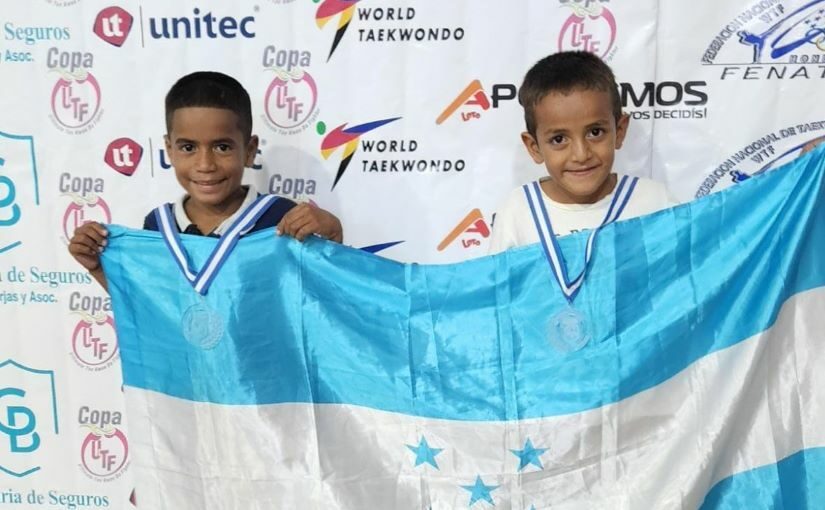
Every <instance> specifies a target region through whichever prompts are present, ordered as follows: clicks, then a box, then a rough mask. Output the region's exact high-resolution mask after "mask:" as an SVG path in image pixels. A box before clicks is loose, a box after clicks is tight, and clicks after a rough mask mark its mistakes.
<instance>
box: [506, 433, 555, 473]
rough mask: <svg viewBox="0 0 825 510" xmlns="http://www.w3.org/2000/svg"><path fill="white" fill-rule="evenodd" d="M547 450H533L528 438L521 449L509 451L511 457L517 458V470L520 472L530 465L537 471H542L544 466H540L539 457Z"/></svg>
mask: <svg viewBox="0 0 825 510" xmlns="http://www.w3.org/2000/svg"><path fill="white" fill-rule="evenodd" d="M547 450H548V448H534V447H533V442H532V441H530V438H529V437H528V438H527V442H526V443H524V448H523V449H521V450H510V451H511V452H512V453H513V455H515V456H516V457H518V458H519V463H518V470H519V471H521V470H522V469H524V468H526V467H527V466H529V465H530V464H532V465H534V466H536V467H537V468H539V469H544V466H542V465H541V456H542V455H544V452H546V451H547Z"/></svg>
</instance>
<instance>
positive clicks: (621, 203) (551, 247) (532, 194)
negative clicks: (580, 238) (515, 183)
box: [523, 175, 639, 302]
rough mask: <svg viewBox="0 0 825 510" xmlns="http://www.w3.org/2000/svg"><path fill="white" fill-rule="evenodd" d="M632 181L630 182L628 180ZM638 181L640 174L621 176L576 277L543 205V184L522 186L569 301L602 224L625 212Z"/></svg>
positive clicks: (575, 289)
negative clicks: (564, 255)
mask: <svg viewBox="0 0 825 510" xmlns="http://www.w3.org/2000/svg"><path fill="white" fill-rule="evenodd" d="M628 181H629V182H628ZM638 181H639V178H638V177H632V178H631V177H628V176H626V175H625V176H622V178H621V179H620V180H619V182H618V184H617V185H616V191H615V193H613V200H612V201H611V202H610V207H609V208H608V210H607V214H605V216H604V219H603V220H602V223H601V224H600V225H599V226H598V227H596V228H594V229H593V230H592V231H591V232H590V237H589V238H588V239H587V248H586V249H585V252H584V266H583V267H582V270H581V272H580V273H579V274H578V275H577V276H576V277H575V278H573V279H570V278H569V276H568V274H567V265H566V264H565V262H564V257H563V255H562V253H561V248H559V244H558V241H557V239H556V234H555V232H553V225H552V224H551V222H550V215H549V214H547V208H546V207H545V206H544V200H543V199H542V191H541V186H540V185H539V181H535V182H532V183H530V184H525V185H524V186H523V189H524V194H525V196H526V197H527V204H528V205H529V206H530V212H531V213H532V215H533V222H534V223H535V225H536V231H537V232H538V235H539V240H541V245H542V247H543V248H544V254H545V255H546V256H547V262H548V263H549V264H550V269H551V270H552V272H553V275H554V276H555V277H556V281H557V282H558V283H559V287H560V288H561V291H562V294H564V297H565V298H567V300H568V301H569V302H572V301H573V299H574V298H575V297H576V294H577V293H578V292H579V289H581V286H582V283H584V275H585V273H586V271H587V266H588V264H589V263H590V258H591V257H592V255H593V243H594V241H595V240H596V234H598V232H599V229H601V228H602V227H603V226H605V225H608V224H610V223H613V222H614V221H616V220H617V219H619V217H620V216H621V215H622V211H624V208H625V206H626V205H627V202H628V201H629V200H630V196H631V195H632V194H633V190H634V189H635V188H636V183H637V182H638Z"/></svg>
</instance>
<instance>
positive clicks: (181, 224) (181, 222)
mask: <svg viewBox="0 0 825 510" xmlns="http://www.w3.org/2000/svg"><path fill="white" fill-rule="evenodd" d="M243 187H244V188H246V196H245V197H244V199H243V202H241V206H240V207H238V210H237V211H235V212H234V213H232V214H231V215H230V216H229V217H227V218H226V219H225V220H223V221H222V222H221V224H220V225H218V226H217V228H215V230H213V231H212V232H204V233H203V235H209V234H215V235H218V236H222V235H223V234H224V232H226V230H227V229H228V228H229V227H230V226H231V225H232V224H233V223H234V222H235V220H236V219H238V217H239V216H240V215H241V214H243V213H244V211H246V209H247V208H248V207H249V206H250V205H252V203H253V202H254V201H255V199H256V198H257V197H258V191H257V190H256V189H255V187H254V186H251V185H249V186H246V185H245V186H243ZM188 198H189V195H187V194H185V193H184V194H183V195H182V196H181V197H180V198H178V200H177V201H176V202H175V206H174V207H173V209H174V211H175V221H176V222H177V223H178V228H179V229H180V231H181V232H183V231H185V230H186V229H187V228H189V226H190V225H192V220H191V219H189V216H187V214H186V209H185V208H184V207H183V203H184V202H186V199H188Z"/></svg>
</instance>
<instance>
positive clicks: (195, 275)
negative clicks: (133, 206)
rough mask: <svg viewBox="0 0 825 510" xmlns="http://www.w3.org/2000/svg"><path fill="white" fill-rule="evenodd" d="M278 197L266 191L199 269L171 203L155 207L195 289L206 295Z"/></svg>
mask: <svg viewBox="0 0 825 510" xmlns="http://www.w3.org/2000/svg"><path fill="white" fill-rule="evenodd" d="M276 200H278V197H277V196H275V195H262V196H260V197H258V198H257V199H256V200H255V201H254V202H253V203H252V205H250V206H249V207H248V208H247V209H246V210H245V211H244V212H243V214H241V215H240V216H239V217H238V218H237V219H236V220H235V221H234V222H233V223H232V225H231V226H230V227H229V228H228V229H227V230H226V232H225V233H224V235H222V236H221V238H220V241H219V242H218V244H217V245H216V246H215V249H214V250H213V251H212V253H211V254H210V255H209V258H208V259H206V262H205V263H204V265H203V268H202V269H201V270H200V271H195V270H194V269H193V268H192V266H191V264H190V262H189V258H188V257H187V255H186V250H184V249H183V245H182V244H181V242H180V233H179V232H178V229H177V227H176V224H175V215H174V212H173V211H172V205H171V204H164V205H162V206H160V207H158V208H157V209H155V218H156V219H157V222H158V227H159V229H160V232H161V234H163V239H164V241H166V246H167V247H168V248H169V251H170V252H171V253H172V256H173V257H174V258H175V261H176V262H177V263H178V266H179V267H180V269H181V271H182V272H183V275H184V276H185V277H186V279H187V280H189V283H191V284H192V287H194V289H195V292H197V293H198V294H201V295H205V294H206V292H207V290H208V289H209V286H210V285H211V284H212V281H213V280H214V279H215V276H216V275H217V274H218V271H219V270H220V268H221V266H222V265H223V264H224V262H226V259H227V258H228V257H229V254H230V253H231V252H232V249H233V248H234V247H235V245H236V244H237V243H238V239H239V238H240V237H241V236H242V235H243V234H245V233H247V232H249V230H250V229H252V227H253V226H254V225H255V222H256V221H258V219H259V218H260V217H261V215H263V214H264V213H265V212H266V211H267V209H269V208H270V207H271V206H272V204H274V203H275V201H276Z"/></svg>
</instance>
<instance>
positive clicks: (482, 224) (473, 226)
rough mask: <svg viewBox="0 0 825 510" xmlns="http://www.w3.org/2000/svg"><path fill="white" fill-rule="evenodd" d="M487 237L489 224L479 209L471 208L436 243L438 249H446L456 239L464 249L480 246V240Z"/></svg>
mask: <svg viewBox="0 0 825 510" xmlns="http://www.w3.org/2000/svg"><path fill="white" fill-rule="evenodd" d="M488 237H490V226H489V225H488V224H487V222H486V221H485V220H484V216H483V215H482V214H481V210H479V209H473V210H472V211H470V212H469V213H467V215H466V216H465V217H464V219H462V220H461V221H459V222H458V224H457V225H456V226H455V227H453V229H452V230H451V231H450V233H449V234H447V236H446V237H444V239H442V240H441V242H440V243H439V244H438V251H444V250H446V249H447V247H449V246H450V245H451V244H453V243H454V242H456V241H458V240H460V244H461V246H462V247H463V248H465V249H467V248H473V247H478V246H481V242H482V240H483V239H487V238H488Z"/></svg>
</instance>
